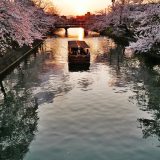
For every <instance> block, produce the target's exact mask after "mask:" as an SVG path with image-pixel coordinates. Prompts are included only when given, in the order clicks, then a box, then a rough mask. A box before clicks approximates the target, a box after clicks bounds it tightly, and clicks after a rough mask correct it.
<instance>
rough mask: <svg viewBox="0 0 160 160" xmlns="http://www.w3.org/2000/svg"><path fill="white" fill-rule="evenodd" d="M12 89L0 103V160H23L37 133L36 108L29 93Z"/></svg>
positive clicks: (28, 91)
mask: <svg viewBox="0 0 160 160" xmlns="http://www.w3.org/2000/svg"><path fill="white" fill-rule="evenodd" d="M5 85H7V84H5ZM14 88H15V89H11V90H10V91H8V92H7V93H5V97H4V100H3V101H0V153H1V154H0V159H8V160H21V159H23V157H24V155H25V154H26V153H27V152H28V146H29V145H30V143H31V141H32V140H33V138H34V135H35V132H36V131H37V121H38V116H37V112H36V110H37V107H38V106H37V104H36V102H35V100H34V98H33V97H32V94H31V91H30V90H25V89H24V90H22V89H21V90H19V89H16V88H19V87H18V86H17V85H15V86H14Z"/></svg>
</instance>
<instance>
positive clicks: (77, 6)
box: [52, 0, 111, 15]
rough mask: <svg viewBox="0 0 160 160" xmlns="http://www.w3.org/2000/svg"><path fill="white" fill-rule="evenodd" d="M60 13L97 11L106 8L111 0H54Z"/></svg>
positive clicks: (79, 13)
mask: <svg viewBox="0 0 160 160" xmlns="http://www.w3.org/2000/svg"><path fill="white" fill-rule="evenodd" d="M52 1H53V3H54V4H55V6H56V7H57V8H58V10H59V12H60V14H65V15H82V14H84V13H86V12H95V11H98V10H101V9H105V8H106V7H107V6H108V5H110V4H111V0H99V2H98V3H97V0H52Z"/></svg>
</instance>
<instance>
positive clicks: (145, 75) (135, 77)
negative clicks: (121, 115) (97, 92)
mask: <svg viewBox="0 0 160 160" xmlns="http://www.w3.org/2000/svg"><path fill="white" fill-rule="evenodd" d="M110 54H111V59H110V61H111V63H110V65H111V67H112V68H111V71H110V74H111V75H112V78H111V81H110V86H113V87H116V88H115V93H125V92H128V91H129V90H131V91H133V93H134V95H132V96H129V101H130V102H131V103H135V104H136V105H137V106H138V107H139V108H140V110H142V111H144V112H146V113H149V115H148V116H147V117H146V116H145V117H141V118H138V122H139V123H140V126H139V127H140V128H141V129H142V133H143V137H144V138H148V137H155V136H157V138H158V139H159V140H160V99H159V97H160V91H159V89H160V83H159V82H160V79H159V77H160V72H159V70H160V65H156V66H155V65H154V64H152V65H150V64H148V63H146V61H145V58H142V57H134V58H132V59H131V58H130V56H129V58H130V59H128V56H127V58H125V55H124V48H123V47H121V46H117V47H116V48H115V49H113V50H111V51H110ZM131 57H133V56H131ZM128 86H129V88H128Z"/></svg>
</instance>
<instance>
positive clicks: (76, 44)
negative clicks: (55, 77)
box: [68, 41, 90, 64]
mask: <svg viewBox="0 0 160 160" xmlns="http://www.w3.org/2000/svg"><path fill="white" fill-rule="evenodd" d="M89 48H90V47H89V46H88V44H87V43H86V42H85V41H68V62H69V63H72V64H81V63H90V52H89Z"/></svg>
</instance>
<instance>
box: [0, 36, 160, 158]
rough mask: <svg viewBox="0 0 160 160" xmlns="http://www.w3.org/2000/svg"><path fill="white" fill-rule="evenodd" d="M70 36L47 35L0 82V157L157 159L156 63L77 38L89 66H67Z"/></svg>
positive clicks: (159, 70)
mask: <svg viewBox="0 0 160 160" xmlns="http://www.w3.org/2000/svg"><path fill="white" fill-rule="evenodd" d="M72 39H78V37H77V38H75V37H74V38H73V37H72V38H69V39H68V38H48V39H47V40H46V41H45V43H44V45H43V47H42V48H39V49H38V50H37V51H36V53H35V54H33V55H32V56H30V57H28V59H26V60H25V61H23V62H22V63H21V64H20V65H19V66H18V67H17V68H15V69H14V71H13V72H12V73H11V74H9V75H8V76H7V77H6V78H5V79H4V80H3V82H1V83H0V87H1V91H2V92H1V93H0V152H1V155H0V156H1V157H0V158H1V159H15V160H19V159H26V160H32V159H33V160H34V159H39V160H41V159H53V157H54V159H75V157H78V160H82V159H86V157H88V158H89V159H92V160H97V159H99V160H106V159H110V160H114V159H117V157H118V159H120V160H122V159H133V160H134V159H147V160H149V159H157V160H158V159H159V158H157V157H159V150H157V149H155V148H154V149H153V145H155V144H157V141H156V140H157V139H156V140H155V137H156V138H158V139H159V140H160V124H159V122H160V108H159V107H160V100H159V97H160V91H159V88H160V78H159V77H160V66H159V65H153V64H152V65H150V64H147V63H146V61H145V60H144V58H141V57H136V56H135V57H132V56H130V53H129V54H127V53H126V52H125V51H124V46H122V45H118V44H115V43H114V42H113V41H112V40H111V39H108V38H107V37H92V38H91V37H86V38H84V40H85V41H86V42H87V44H89V45H90V47H91V48H90V49H91V50H90V52H91V63H90V64H87V65H86V66H84V65H83V66H75V65H74V66H71V65H69V64H68V49H67V42H68V40H72ZM137 106H138V108H137ZM37 109H38V113H37ZM39 118H40V119H39ZM137 126H138V128H137ZM141 130H142V133H143V137H144V138H148V137H150V138H151V141H147V140H148V139H147V140H146V139H145V140H143V139H142V134H141ZM36 132H38V134H36ZM35 134H36V138H35V139H34V137H35ZM153 136H154V138H152V137H153ZM33 139H34V140H33ZM31 142H32V143H31ZM39 144H43V145H39ZM29 150H30V152H28V151H29ZM151 151H152V152H151ZM82 152H83V155H82ZM26 153H27V154H26ZM25 154H26V156H25ZM46 155H47V156H46ZM132 155H134V157H133V156H132Z"/></svg>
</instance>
